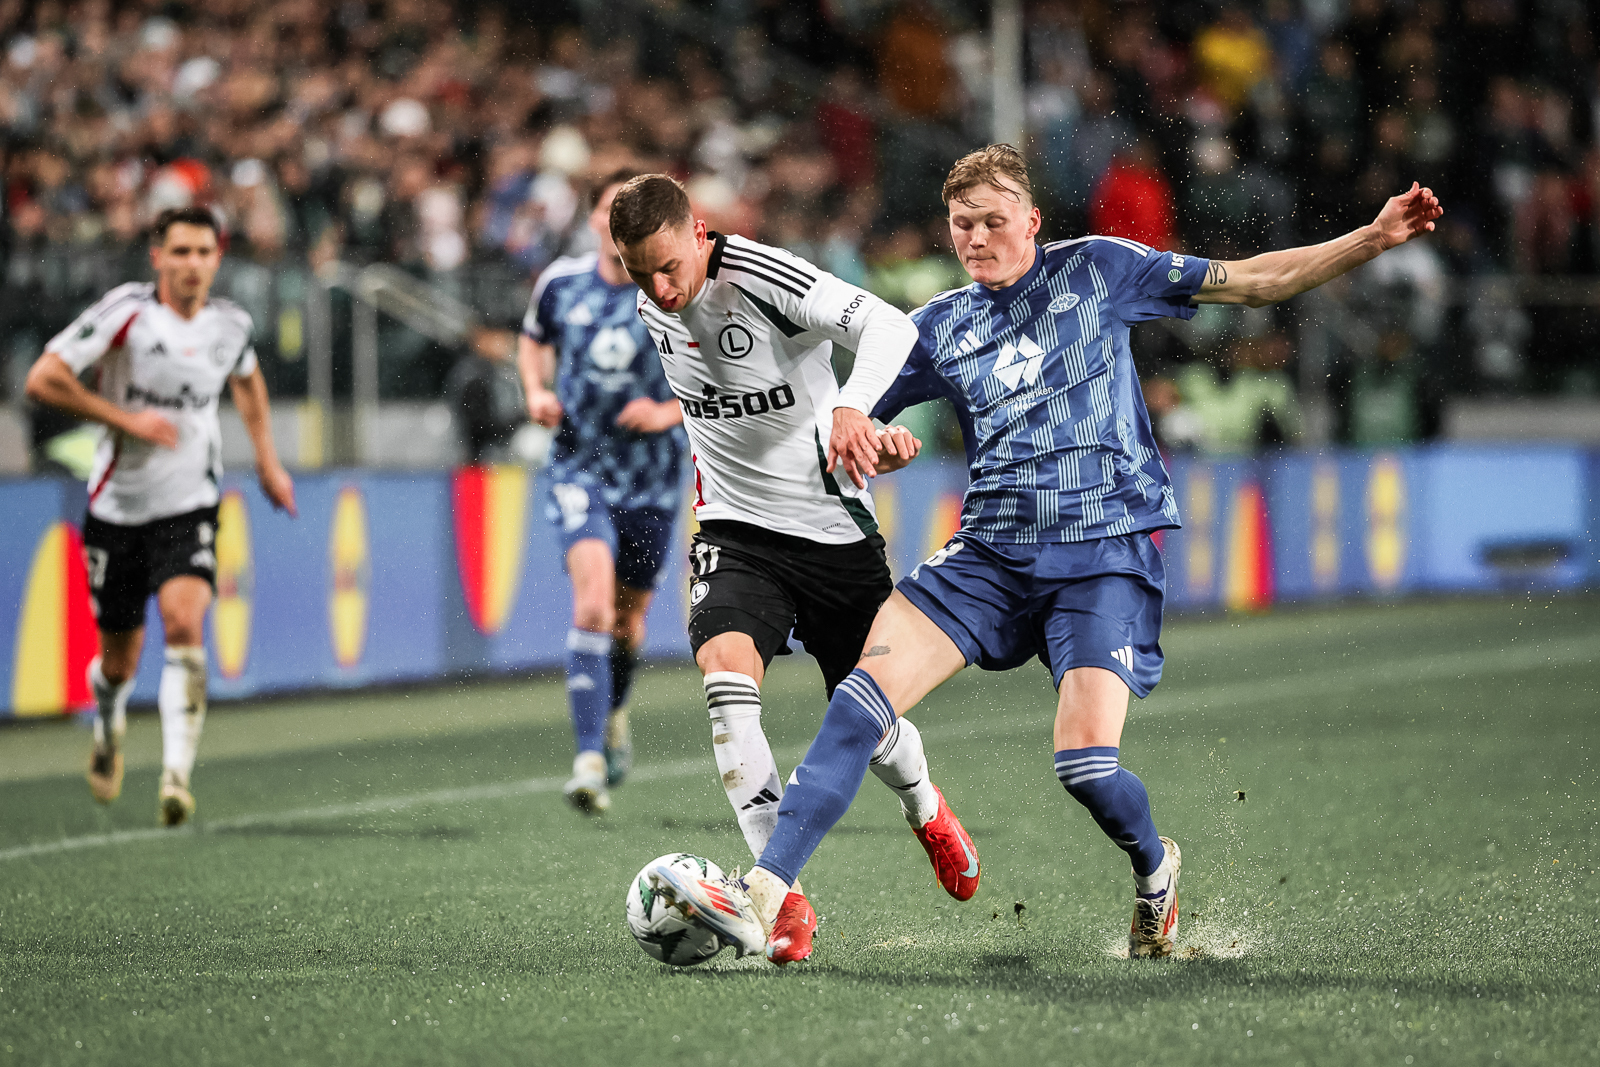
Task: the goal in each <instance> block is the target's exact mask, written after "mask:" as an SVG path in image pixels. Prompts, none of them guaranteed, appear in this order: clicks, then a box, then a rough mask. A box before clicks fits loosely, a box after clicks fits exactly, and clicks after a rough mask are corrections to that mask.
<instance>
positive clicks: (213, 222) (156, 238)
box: [150, 206, 222, 245]
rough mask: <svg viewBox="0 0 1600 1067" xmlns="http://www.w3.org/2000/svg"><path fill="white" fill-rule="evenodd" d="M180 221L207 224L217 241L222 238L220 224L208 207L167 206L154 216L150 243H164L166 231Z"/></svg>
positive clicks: (198, 224) (190, 223)
mask: <svg viewBox="0 0 1600 1067" xmlns="http://www.w3.org/2000/svg"><path fill="white" fill-rule="evenodd" d="M180 223H181V224H183V225H185V226H208V227H210V229H211V233H212V235H213V236H214V237H216V239H217V240H218V242H220V241H221V240H222V225H221V224H220V223H219V222H217V217H216V216H215V215H213V214H212V213H211V209H210V208H208V207H198V206H197V207H169V208H167V210H165V211H163V212H162V213H161V214H159V215H157V216H156V221H155V225H154V226H152V227H150V243H151V244H153V245H163V244H166V243H167V231H168V230H170V229H172V227H174V226H176V225H179V224H180Z"/></svg>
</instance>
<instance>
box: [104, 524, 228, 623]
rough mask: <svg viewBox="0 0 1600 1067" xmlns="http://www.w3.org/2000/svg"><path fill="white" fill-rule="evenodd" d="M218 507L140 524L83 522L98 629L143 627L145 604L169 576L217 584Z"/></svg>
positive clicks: (211, 584) (215, 586) (213, 585)
mask: <svg viewBox="0 0 1600 1067" xmlns="http://www.w3.org/2000/svg"><path fill="white" fill-rule="evenodd" d="M216 542H217V508H216V505H212V506H211V507H209V508H200V509H198V510H196V511H190V512H185V513H184V514H182V515H172V516H169V517H168V518H165V519H156V520H154V521H153V522H145V523H140V524H139V525H138V526H119V525H117V524H116V523H114V522H102V521H101V520H99V519H97V518H95V517H94V516H93V515H89V516H86V517H85V518H84V520H83V562H84V565H85V566H86V567H87V569H88V571H89V601H90V603H91V604H92V605H93V606H94V617H95V619H96V621H97V622H98V623H99V625H100V629H102V630H104V631H105V632H107V633H126V632H127V631H129V630H137V629H138V628H139V627H141V626H143V625H144V605H145V601H147V600H149V599H150V597H151V595H152V594H154V593H155V592H156V591H157V590H159V589H160V588H161V586H162V585H163V584H165V583H166V581H167V580H168V579H169V578H176V577H178V576H179V575H183V574H190V575H193V576H194V577H196V578H203V579H205V581H206V582H207V583H209V584H210V586H211V588H212V590H213V591H215V590H216V588H217V544H216Z"/></svg>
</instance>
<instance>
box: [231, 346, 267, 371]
mask: <svg viewBox="0 0 1600 1067" xmlns="http://www.w3.org/2000/svg"><path fill="white" fill-rule="evenodd" d="M260 365H261V364H260V363H259V362H258V361H257V360H256V345H255V338H251V339H250V340H248V341H246V342H245V343H244V351H242V352H240V353H239V359H238V361H237V362H236V363H234V365H233V376H234V377H235V378H248V377H250V375H252V374H254V373H255V372H256V368H257V367H259V366H260Z"/></svg>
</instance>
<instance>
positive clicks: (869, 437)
mask: <svg viewBox="0 0 1600 1067" xmlns="http://www.w3.org/2000/svg"><path fill="white" fill-rule="evenodd" d="M840 466H842V467H843V468H844V472H845V473H846V474H848V475H849V476H850V480H851V481H852V482H854V483H855V484H856V488H857V489H865V488H866V487H867V479H868V478H871V477H872V476H873V475H874V474H876V473H877V469H878V429H877V427H875V426H873V425H872V420H871V419H869V418H867V417H866V416H865V415H863V414H862V413H861V412H859V411H857V410H856V409H855V408H834V409H833V433H832V434H830V435H829V436H828V473H829V474H832V473H833V470H834V468H835V467H840Z"/></svg>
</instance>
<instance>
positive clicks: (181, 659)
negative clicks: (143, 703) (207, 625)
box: [156, 645, 206, 826]
mask: <svg viewBox="0 0 1600 1067" xmlns="http://www.w3.org/2000/svg"><path fill="white" fill-rule="evenodd" d="M156 705H157V708H158V709H159V710H160V712H161V768H162V770H161V788H160V792H159V794H158V804H159V810H160V815H161V821H162V822H163V823H164V824H165V825H167V826H178V825H180V824H181V823H183V822H185V821H187V820H188V818H189V816H190V815H192V814H193V813H194V808H195V802H194V796H193V794H191V793H190V792H189V776H190V774H191V773H192V772H193V771H194V761H195V756H196V755H197V754H198V752H199V750H200V732H201V730H202V729H203V728H204V727H205V722H206V650H205V649H204V648H203V647H201V646H199V645H168V646H167V651H166V662H165V663H164V664H163V665H162V668H161V687H160V690H159V692H158V693H157V696H156Z"/></svg>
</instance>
